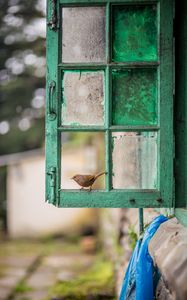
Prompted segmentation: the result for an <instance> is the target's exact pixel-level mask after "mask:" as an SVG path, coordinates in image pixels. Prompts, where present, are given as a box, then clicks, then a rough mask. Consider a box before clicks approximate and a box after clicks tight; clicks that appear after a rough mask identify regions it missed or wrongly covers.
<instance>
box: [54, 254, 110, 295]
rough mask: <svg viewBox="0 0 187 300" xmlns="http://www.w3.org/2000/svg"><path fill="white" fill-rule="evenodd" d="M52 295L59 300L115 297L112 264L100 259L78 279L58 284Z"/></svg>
mask: <svg viewBox="0 0 187 300" xmlns="http://www.w3.org/2000/svg"><path fill="white" fill-rule="evenodd" d="M101 294H102V295H105V296H104V298H101ZM50 295H53V296H54V295H55V297H57V299H58V297H63V299H68V300H83V299H87V297H88V299H111V297H112V295H114V275H113V266H112V263H111V262H110V261H106V260H104V259H103V258H98V260H97V261H96V262H95V263H94V265H93V266H92V267H91V268H90V269H89V271H86V272H85V273H83V274H81V275H79V276H78V277H77V278H76V279H74V280H70V281H64V282H63V281H62V282H58V283H56V285H55V286H54V287H53V288H52V290H51V292H50ZM97 295H98V296H97ZM99 295H100V296H99ZM89 296H90V298H89ZM49 299H51V298H49ZM59 299H60V298H59Z"/></svg>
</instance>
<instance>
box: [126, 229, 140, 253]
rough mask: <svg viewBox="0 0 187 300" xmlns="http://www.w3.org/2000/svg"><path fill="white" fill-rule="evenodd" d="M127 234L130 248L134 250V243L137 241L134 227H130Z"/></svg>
mask: <svg viewBox="0 0 187 300" xmlns="http://www.w3.org/2000/svg"><path fill="white" fill-rule="evenodd" d="M128 234H129V239H130V247H131V249H132V250H134V248H135V245H136V242H137V240H138V235H137V233H136V232H135V229H134V226H133V225H131V226H130V227H129V232H128Z"/></svg>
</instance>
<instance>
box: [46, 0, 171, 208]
mask: <svg viewBox="0 0 187 300" xmlns="http://www.w3.org/2000/svg"><path fill="white" fill-rule="evenodd" d="M131 4H144V5H145V4H155V5H157V7H158V36H159V40H158V61H157V62H138V63H133V62H129V63H114V62H111V60H110V58H111V32H112V22H111V8H112V6H113V5H131ZM69 6H70V7H71V6H73V7H74V6H105V7H106V63H79V64H78V63H73V64H71V63H62V55H61V48H62V47H61V42H62V38H61V37H62V28H61V24H62V20H61V15H62V13H61V11H62V7H69ZM47 24H48V26H47V78H46V80H47V83H46V90H47V97H46V200H47V201H48V202H49V203H52V204H54V205H56V206H59V207H173V205H174V177H173V158H174V142H173V72H172V70H173V51H172V50H173V5H172V1H171V0H160V1H149V0H142V1H141V0H126V1H124V0H123V1H122V0H117V1H115V0H113V1H110V0H108V1H103V0H97V1H96V0H92V1H88V0H87V1H86V0H79V1H77V0H64V1H63V0H48V3H47ZM129 67H130V68H132V67H140V68H142V67H143V68H150V67H151V68H156V69H157V70H158V95H159V96H158V103H159V111H158V126H111V103H112V84H111V70H112V69H113V68H115V69H116V68H129ZM75 69H77V70H104V71H105V78H106V82H105V84H106V89H105V101H106V106H105V109H106V116H105V125H104V126H80V127H77V126H76V127H72V126H62V125H61V100H60V99H61V93H62V91H61V79H62V78H61V74H62V71H63V70H75ZM67 131H82V132H86V131H92V132H98V131H101V132H104V133H105V152H106V154H105V155H106V172H107V175H106V188H105V190H102V191H101V190H100V191H98V190H93V191H92V192H80V191H79V190H61V188H60V183H61V133H62V132H67ZM112 131H120V132H123V131H125V132H126V131H132V132H133V131H134V132H139V131H156V132H158V141H159V142H158V158H159V166H160V168H159V169H158V179H159V184H158V187H159V188H158V189H156V190H155V189H154V190H150V189H133V190H130V189H120V190H118V189H117V190H114V189H112V182H111V181H112V162H111V160H112V158H111V132H112Z"/></svg>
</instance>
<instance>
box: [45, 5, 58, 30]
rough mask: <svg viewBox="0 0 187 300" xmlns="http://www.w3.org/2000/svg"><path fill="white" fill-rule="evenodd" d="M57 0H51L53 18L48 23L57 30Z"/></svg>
mask: <svg viewBox="0 0 187 300" xmlns="http://www.w3.org/2000/svg"><path fill="white" fill-rule="evenodd" d="M57 23H58V18H57V0H51V20H50V21H49V22H48V23H47V25H48V26H49V28H50V29H51V30H54V31H56V30H57Z"/></svg>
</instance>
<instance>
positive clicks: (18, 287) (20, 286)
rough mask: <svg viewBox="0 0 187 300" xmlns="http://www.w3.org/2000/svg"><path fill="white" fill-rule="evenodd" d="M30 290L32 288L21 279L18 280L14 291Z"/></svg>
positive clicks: (19, 292)
mask: <svg viewBox="0 0 187 300" xmlns="http://www.w3.org/2000/svg"><path fill="white" fill-rule="evenodd" d="M30 291H32V288H31V287H30V286H28V285H27V284H26V283H25V281H21V282H19V283H18V284H17V285H16V287H15V290H14V292H15V293H17V294H24V293H26V292H30Z"/></svg>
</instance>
